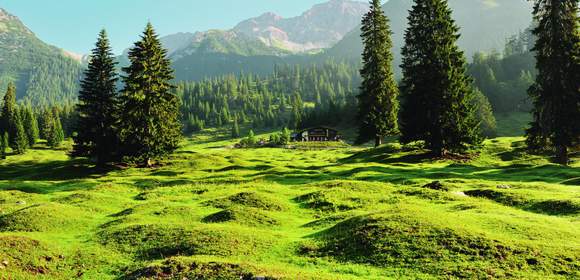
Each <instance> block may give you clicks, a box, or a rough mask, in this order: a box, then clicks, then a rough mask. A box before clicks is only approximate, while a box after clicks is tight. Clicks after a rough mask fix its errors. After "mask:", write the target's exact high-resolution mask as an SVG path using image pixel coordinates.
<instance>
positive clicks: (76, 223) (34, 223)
mask: <svg viewBox="0 0 580 280" xmlns="http://www.w3.org/2000/svg"><path fill="white" fill-rule="evenodd" d="M91 220H92V217H91V216H90V215H89V214H88V213H86V212H84V211H83V210H82V209H80V208H77V207H73V206H69V205H62V204H57V203H46V204H36V205H32V206H29V207H26V208H22V209H20V210H16V211H14V212H12V213H9V214H6V215H3V216H0V230H2V231H24V232H46V231H63V230H64V231H66V230H76V229H78V228H79V227H86V226H87V225H89V224H90V223H91Z"/></svg>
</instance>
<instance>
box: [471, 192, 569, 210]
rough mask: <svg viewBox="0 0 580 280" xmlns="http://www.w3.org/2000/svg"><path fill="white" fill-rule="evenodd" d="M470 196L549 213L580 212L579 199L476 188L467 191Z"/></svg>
mask: <svg viewBox="0 0 580 280" xmlns="http://www.w3.org/2000/svg"><path fill="white" fill-rule="evenodd" d="M465 194H466V195H468V196H473V197H479V198H486V199H489V200H493V201H495V202H497V203H500V204H503V205H506V206H511V207H517V208H520V209H523V210H526V211H531V212H536V213H541V214H547V215H577V214H580V201H579V200H569V199H565V200H557V199H550V200H539V199H534V198H529V197H527V196H524V195H522V194H515V193H513V192H509V191H500V190H494V189H476V190H470V191H466V192H465Z"/></svg>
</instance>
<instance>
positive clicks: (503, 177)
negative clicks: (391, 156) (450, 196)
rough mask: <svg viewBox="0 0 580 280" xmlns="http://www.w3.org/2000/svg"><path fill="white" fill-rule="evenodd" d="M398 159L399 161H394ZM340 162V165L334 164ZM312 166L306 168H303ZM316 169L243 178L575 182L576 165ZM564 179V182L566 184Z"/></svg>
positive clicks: (288, 181) (291, 181) (579, 171)
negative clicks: (573, 166) (574, 166)
mask: <svg viewBox="0 0 580 280" xmlns="http://www.w3.org/2000/svg"><path fill="white" fill-rule="evenodd" d="M397 162H400V161H397ZM337 166H340V165H337ZM313 169H314V170H316V169H315V168H309V169H307V170H313ZM321 171H322V170H320V169H319V171H318V172H313V171H305V170H304V169H302V170H290V171H274V170H272V171H270V170H266V171H262V172H259V173H256V174H252V175H247V176H246V178H262V179H264V180H269V181H274V182H277V183H281V184H303V183H314V182H320V181H327V180H336V179H354V178H356V179H358V180H364V181H377V182H390V183H395V184H400V183H405V182H409V181H412V180H414V179H428V180H446V179H471V180H487V181H499V182H501V181H504V182H545V183H561V182H562V181H566V180H570V181H569V182H570V183H574V182H576V179H577V178H578V174H580V169H578V168H572V167H563V166H557V165H540V166H533V165H522V164H517V165H513V166H504V167H489V168H488V167H478V166H472V165H468V164H458V163H454V164H450V165H448V166H445V167H431V168H429V167H423V168H422V167H415V168H414V167H409V166H407V167H398V166H361V167H354V168H350V169H345V170H340V171H328V170H327V171H324V172H321ZM570 183H568V184H570Z"/></svg>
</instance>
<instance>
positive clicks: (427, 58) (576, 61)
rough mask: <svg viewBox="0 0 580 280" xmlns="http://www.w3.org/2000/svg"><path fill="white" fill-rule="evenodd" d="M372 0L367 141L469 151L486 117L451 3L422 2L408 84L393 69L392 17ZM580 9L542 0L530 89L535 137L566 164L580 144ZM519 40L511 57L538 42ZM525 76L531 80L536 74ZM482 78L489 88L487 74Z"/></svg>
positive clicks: (415, 11) (366, 56)
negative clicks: (394, 138)
mask: <svg viewBox="0 0 580 280" xmlns="http://www.w3.org/2000/svg"><path fill="white" fill-rule="evenodd" d="M370 3H371V9H370V11H369V12H368V13H367V14H366V15H365V17H364V19H363V21H362V35H361V36H362V39H363V42H364V46H365V47H364V52H363V67H362V69H361V71H360V72H361V76H362V79H363V82H362V85H361V93H360V95H359V114H358V120H359V123H360V125H359V127H360V128H359V142H365V141H368V140H369V139H375V143H376V145H377V146H378V145H380V144H381V140H382V138H383V137H386V136H400V141H401V142H403V143H409V142H414V141H423V142H424V143H425V146H426V147H427V148H429V149H430V150H431V151H432V152H433V153H434V154H436V155H445V154H446V153H448V152H465V151H466V150H467V149H468V148H469V147H472V146H474V145H478V144H479V143H481V141H482V137H481V120H480V119H481V118H479V119H478V117H477V114H478V113H481V106H480V105H478V104H477V103H476V102H474V100H477V96H478V91H477V90H476V87H475V86H474V80H473V78H472V77H471V76H470V75H469V72H468V67H467V63H466V59H465V57H464V53H463V52H462V51H461V50H459V48H458V47H457V40H458V38H459V37H460V34H459V30H460V29H459V27H458V26H457V25H456V24H455V21H454V20H453V18H452V11H451V9H450V8H449V6H448V3H447V1H446V0H415V1H414V5H413V7H412V9H411V10H410V11H409V16H408V20H409V26H408V28H407V30H406V32H405V46H404V47H403V49H402V54H403V63H402V65H401V68H402V70H403V79H402V81H401V85H400V87H397V84H396V83H395V79H394V75H393V71H392V69H391V67H392V66H391V63H392V60H393V55H392V53H391V51H390V50H391V47H392V42H391V39H390V35H391V31H390V27H389V21H388V19H387V17H386V16H385V14H384V12H383V10H382V9H381V7H380V1H379V0H371V2H370ZM578 11H579V10H578V1H577V0H564V1H562V0H536V1H535V5H534V19H535V24H536V27H535V28H533V31H532V33H531V34H532V35H533V36H534V37H535V42H534V44H533V47H532V48H531V50H532V51H533V52H534V54H535V57H536V71H537V75H536V78H535V81H534V83H533V85H532V86H531V87H530V88H529V90H528V93H529V97H530V98H531V100H532V103H533V106H532V111H533V114H534V121H533V122H532V123H531V125H530V128H529V129H528V131H527V143H528V146H529V148H531V149H534V150H553V151H556V156H557V160H558V162H560V163H563V164H567V163H568V161H569V159H568V150H569V148H570V147H572V146H574V145H577V144H578V143H579V142H580V121H579V120H580V28H579V19H578ZM518 39H521V38H518ZM518 39H516V40H512V41H511V42H508V47H509V48H506V49H507V50H509V51H506V56H507V57H511V56H513V55H514V54H522V53H524V49H527V48H529V47H531V45H530V44H528V45H526V46H523V45H522V44H521V43H520V44H518V43H517V41H518ZM520 41H526V43H529V42H530V41H531V40H520ZM510 43H513V44H510ZM476 58H477V57H476ZM484 61H485V59H483V58H480V59H477V61H476V62H477V63H476V64H475V65H476V66H479V65H484V63H483V62H484ZM491 69H493V68H492V67H491V66H490V67H488V68H484V67H483V69H479V70H483V71H479V73H480V74H482V76H484V75H486V74H487V75H488V78H491V77H493V76H494V75H493V72H490V71H489V70H491ZM496 69H497V68H496ZM472 70H476V69H472ZM474 72H476V73H477V71H474ZM481 72H483V73H481ZM522 75H523V76H526V77H522V78H521V79H525V80H528V79H529V78H530V76H531V75H529V74H526V73H522ZM488 80H490V79H488ZM491 80H492V79H491ZM479 82H480V83H481V84H480V86H481V87H485V82H486V80H485V79H482V78H480V79H479ZM490 91H491V90H490ZM399 95H401V100H402V101H401V102H399V98H398V97H399ZM498 105H499V104H497V103H496V106H498Z"/></svg>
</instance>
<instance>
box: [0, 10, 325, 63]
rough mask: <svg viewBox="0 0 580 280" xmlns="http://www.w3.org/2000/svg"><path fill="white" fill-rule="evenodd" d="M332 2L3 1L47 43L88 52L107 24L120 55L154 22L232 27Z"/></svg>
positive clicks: (165, 28) (166, 26)
mask: <svg viewBox="0 0 580 280" xmlns="http://www.w3.org/2000/svg"><path fill="white" fill-rule="evenodd" d="M326 1H327V0H0V7H2V8H4V9H6V10H7V11H8V12H10V13H11V14H14V15H16V16H18V17H19V18H20V19H21V20H22V21H23V22H24V23H25V24H26V25H27V26H28V27H29V28H30V29H31V30H32V31H33V32H34V33H36V35H37V36H38V37H39V38H40V39H42V40H43V41H45V42H47V43H49V44H52V45H55V46H58V47H60V48H64V49H66V50H69V51H73V52H76V53H80V54H85V53H88V52H89V51H90V49H92V47H93V44H94V41H95V38H96V36H97V33H98V31H99V30H100V29H101V28H106V29H107V31H108V33H109V36H110V39H111V42H112V44H113V48H114V50H115V52H116V53H120V52H121V51H122V50H123V49H125V48H127V47H129V46H130V45H131V44H132V43H133V42H134V41H135V40H137V39H138V35H139V34H140V33H141V31H142V30H143V28H144V27H145V24H146V23H147V21H148V20H150V21H151V22H152V23H153V25H154V26H155V28H156V29H157V32H158V33H159V34H161V35H168V34H172V33H177V32H187V31H189V32H194V31H205V30H207V29H215V28H217V29H228V28H232V27H233V26H234V25H235V24H237V23H238V22H240V21H242V20H244V19H247V18H250V17H254V16H258V15H261V14H262V13H265V12H274V13H276V14H279V15H281V16H284V17H291V16H297V15H299V14H301V13H302V12H303V11H305V10H307V9H309V8H310V7H311V6H313V5H314V4H317V3H323V2H326Z"/></svg>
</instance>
